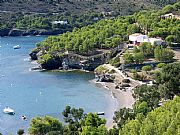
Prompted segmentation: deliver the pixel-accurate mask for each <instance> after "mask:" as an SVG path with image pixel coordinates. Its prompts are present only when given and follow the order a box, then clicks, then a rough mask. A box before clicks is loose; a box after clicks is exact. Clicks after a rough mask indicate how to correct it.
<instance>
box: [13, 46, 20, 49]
mask: <svg viewBox="0 0 180 135" xmlns="http://www.w3.org/2000/svg"><path fill="white" fill-rule="evenodd" d="M13 48H14V49H20V48H21V46H20V45H15V46H13Z"/></svg>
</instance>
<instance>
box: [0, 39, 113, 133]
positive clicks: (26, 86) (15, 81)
mask: <svg viewBox="0 0 180 135" xmlns="http://www.w3.org/2000/svg"><path fill="white" fill-rule="evenodd" d="M44 38H45V37H1V38H0V132H1V133H3V134H5V135H6V134H9V133H13V134H16V132H17V130H18V129H19V128H24V129H25V130H26V132H27V128H28V125H29V121H30V119H31V118H32V117H35V116H37V115H39V116H43V115H50V116H53V117H56V118H58V119H60V120H62V115H61V112H62V111H63V109H64V107H65V106H66V105H71V106H74V107H82V108H84V110H85V111H86V112H98V111H104V112H106V114H107V115H106V116H105V117H106V118H108V119H109V118H111V117H112V114H113V106H114V104H115V103H114V101H113V99H112V98H111V94H110V92H109V91H106V90H104V89H102V88H98V87H96V86H95V85H94V84H91V83H90V82H89V80H91V79H93V78H94V75H93V74H91V73H82V72H81V73H80V72H67V73H57V72H56V73H55V72H37V71H30V70H29V69H30V68H31V67H34V66H35V65H34V64H33V63H31V62H30V61H28V58H29V56H28V53H29V52H30V50H31V49H32V48H34V47H35V43H37V42H39V41H41V40H43V39H44ZM14 45H20V46H21V49H17V50H14V49H13V46H14ZM5 106H10V107H11V108H13V109H14V110H15V115H14V116H10V115H7V114H4V113H3V112H2V110H3V109H4V107H5ZM22 115H26V116H27V119H28V120H27V121H22V120H21V116H22Z"/></svg>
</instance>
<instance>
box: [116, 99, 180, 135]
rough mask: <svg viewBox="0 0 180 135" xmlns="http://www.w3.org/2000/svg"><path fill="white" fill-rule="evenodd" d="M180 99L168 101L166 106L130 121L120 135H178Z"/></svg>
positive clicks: (139, 115)
mask: <svg viewBox="0 0 180 135" xmlns="http://www.w3.org/2000/svg"><path fill="white" fill-rule="evenodd" d="M179 103H180V97H175V98H174V100H172V101H168V102H167V103H165V104H164V105H162V106H161V107H159V108H156V109H155V110H153V111H151V112H150V113H148V115H147V116H143V115H142V113H140V114H138V115H137V116H136V118H135V119H133V120H128V121H127V123H126V124H125V125H124V126H123V127H122V129H121V130H120V131H119V135H127V134H129V135H139V134H142V135H162V134H163V135H178V134H179V126H180V123H179V116H180V115H179V114H180V106H179V105H180V104H179Z"/></svg>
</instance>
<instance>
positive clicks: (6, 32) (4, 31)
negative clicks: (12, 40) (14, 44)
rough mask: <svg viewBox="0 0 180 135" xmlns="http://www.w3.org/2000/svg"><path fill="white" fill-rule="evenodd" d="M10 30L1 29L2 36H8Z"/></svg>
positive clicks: (0, 34)
mask: <svg viewBox="0 0 180 135" xmlns="http://www.w3.org/2000/svg"><path fill="white" fill-rule="evenodd" d="M9 31H10V29H0V36H1V37H3V36H8V34H9Z"/></svg>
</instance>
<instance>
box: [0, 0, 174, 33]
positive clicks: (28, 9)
mask: <svg viewBox="0 0 180 135" xmlns="http://www.w3.org/2000/svg"><path fill="white" fill-rule="evenodd" d="M140 1H142V2H140ZM140 1H139V2H136V1H134V0H128V1H126V0H121V1H104V0H96V1H95V0H93V1H83V0H82V1H78V0H75V1H74V0H0V29H2V28H3V29H4V28H21V29H22V28H23V29H29V28H34V29H39V28H40V29H50V28H52V27H51V21H52V20H54V18H56V19H57V20H63V17H64V16H66V17H65V18H64V19H66V20H68V21H69V22H72V23H75V24H73V25H71V24H70V26H71V27H74V26H75V27H76V25H77V26H85V25H82V24H84V23H85V22H83V23H82V22H81V21H84V20H86V21H87V22H86V24H90V23H89V21H88V19H87V18H86V17H85V18H83V17H81V18H79V19H78V17H80V16H83V15H84V14H89V13H95V14H103V15H105V16H117V15H128V14H132V13H134V12H136V11H139V10H142V9H152V8H153V9H158V8H160V7H162V6H164V5H167V4H172V3H174V2H176V0H175V1H174V0H164V1H161V0H158V1H157V0H153V1H147V0H140ZM67 18H68V19H67ZM74 19H75V20H74ZM71 20H72V21H71ZM91 21H92V20H91ZM81 23H82V24H81ZM53 28H54V27H53ZM60 28H61V27H60ZM67 30H69V29H67Z"/></svg>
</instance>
